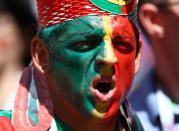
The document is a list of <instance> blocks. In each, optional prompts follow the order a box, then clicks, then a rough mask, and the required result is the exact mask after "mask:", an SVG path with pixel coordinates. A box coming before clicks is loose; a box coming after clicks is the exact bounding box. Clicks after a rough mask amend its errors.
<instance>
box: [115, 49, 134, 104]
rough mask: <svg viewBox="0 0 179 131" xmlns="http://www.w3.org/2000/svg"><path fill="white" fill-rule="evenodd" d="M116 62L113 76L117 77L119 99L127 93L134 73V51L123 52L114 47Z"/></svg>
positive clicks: (121, 99)
mask: <svg viewBox="0 0 179 131" xmlns="http://www.w3.org/2000/svg"><path fill="white" fill-rule="evenodd" d="M114 52H115V55H116V57H117V59H118V63H116V64H115V71H116V72H115V76H116V79H117V86H118V90H119V91H118V94H117V97H120V101H123V99H124V98H125V96H126V95H127V93H128V91H129V89H130V86H131V83H132V81H133V77H134V74H135V51H132V52H130V53H129V54H123V53H121V52H119V51H117V50H115V49H114Z"/></svg>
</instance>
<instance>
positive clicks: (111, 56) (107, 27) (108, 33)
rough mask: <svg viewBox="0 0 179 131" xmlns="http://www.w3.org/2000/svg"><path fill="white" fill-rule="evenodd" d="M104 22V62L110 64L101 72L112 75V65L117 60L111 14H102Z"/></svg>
mask: <svg viewBox="0 0 179 131" xmlns="http://www.w3.org/2000/svg"><path fill="white" fill-rule="evenodd" d="M102 23H103V28H104V34H105V36H104V43H105V46H104V52H103V55H104V62H106V63H107V64H108V66H104V67H103V68H101V70H100V72H101V73H102V74H103V75H111V74H112V73H113V72H112V71H113V69H112V68H111V66H113V65H114V63H116V62H117V58H116V55H115V53H114V50H113V48H112V44H111V42H112V40H111V39H112V26H111V17H110V16H102Z"/></svg>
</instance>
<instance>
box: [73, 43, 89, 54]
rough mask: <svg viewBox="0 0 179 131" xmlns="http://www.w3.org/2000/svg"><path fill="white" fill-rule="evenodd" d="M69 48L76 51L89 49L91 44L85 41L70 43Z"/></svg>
mask: <svg viewBox="0 0 179 131" xmlns="http://www.w3.org/2000/svg"><path fill="white" fill-rule="evenodd" d="M70 48H71V49H72V50H74V51H77V52H85V51H88V50H90V49H91V45H90V44H89V43H86V42H80V43H74V44H72V45H71V47H70Z"/></svg>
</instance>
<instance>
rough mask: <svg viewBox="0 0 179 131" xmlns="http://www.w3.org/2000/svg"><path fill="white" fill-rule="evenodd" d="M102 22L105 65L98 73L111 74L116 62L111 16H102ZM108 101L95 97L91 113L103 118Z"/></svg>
mask: <svg viewBox="0 0 179 131" xmlns="http://www.w3.org/2000/svg"><path fill="white" fill-rule="evenodd" d="M102 24H103V29H104V38H103V39H104V44H105V45H104V50H103V61H104V63H106V66H103V67H101V69H100V74H102V75H106V76H108V75H112V74H113V66H114V64H115V63H116V62H117V57H116V56H115V53H114V50H113V47H112V43H111V42H112V40H111V39H112V26H111V17H110V16H102ZM109 103H110V102H108V103H104V102H100V101H99V100H97V99H95V108H94V109H93V111H92V113H93V114H94V115H95V116H98V118H104V115H105V114H104V112H106V110H107V108H108V107H109Z"/></svg>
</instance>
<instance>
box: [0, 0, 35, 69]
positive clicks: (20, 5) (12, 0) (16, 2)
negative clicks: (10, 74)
mask: <svg viewBox="0 0 179 131" xmlns="http://www.w3.org/2000/svg"><path fill="white" fill-rule="evenodd" d="M6 12H7V13H10V14H11V15H12V16H13V17H14V18H15V20H16V22H17V25H18V26H19V28H20V30H21V31H22V34H23V35H24V36H23V37H24V38H25V44H26V45H25V47H26V49H25V51H26V52H25V55H24V56H23V57H24V58H23V59H24V64H25V66H26V65H28V64H29V62H30V60H31V56H30V43H31V39H32V37H33V36H35V35H36V32H37V26H38V24H37V20H36V19H35V17H34V15H33V13H32V10H31V6H30V3H29V1H28V0H0V13H6Z"/></svg>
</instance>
